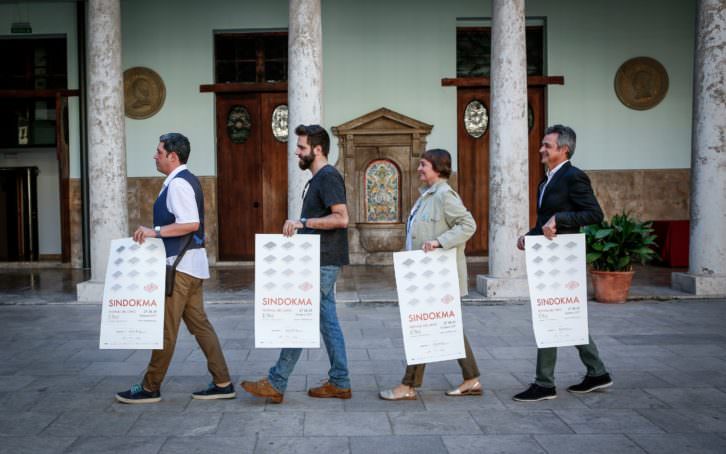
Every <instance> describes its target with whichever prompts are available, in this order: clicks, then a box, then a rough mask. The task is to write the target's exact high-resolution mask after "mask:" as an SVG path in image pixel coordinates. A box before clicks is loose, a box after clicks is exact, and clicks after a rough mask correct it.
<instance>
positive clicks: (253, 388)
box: [240, 378, 283, 404]
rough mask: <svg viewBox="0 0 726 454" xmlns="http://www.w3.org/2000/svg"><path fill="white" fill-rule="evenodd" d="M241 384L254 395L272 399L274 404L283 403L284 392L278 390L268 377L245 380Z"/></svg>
mask: <svg viewBox="0 0 726 454" xmlns="http://www.w3.org/2000/svg"><path fill="white" fill-rule="evenodd" d="M240 386H242V388H244V390H245V391H247V392H248V393H250V394H252V395H253V396H257V397H263V398H267V399H270V402H271V403H273V404H279V403H282V398H283V394H282V393H280V392H279V391H278V390H276V389H275V388H274V387H273V386H272V384H270V382H269V381H267V379H266V378H263V379H262V380H258V381H243V382H242V383H240Z"/></svg>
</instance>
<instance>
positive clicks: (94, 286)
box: [76, 281, 104, 303]
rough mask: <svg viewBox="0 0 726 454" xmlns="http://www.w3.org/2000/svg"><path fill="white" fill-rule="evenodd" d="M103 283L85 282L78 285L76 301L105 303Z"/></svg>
mask: <svg viewBox="0 0 726 454" xmlns="http://www.w3.org/2000/svg"><path fill="white" fill-rule="evenodd" d="M103 286H104V283H103V281H85V282H80V283H79V284H78V285H76V299H77V301H78V302H79V303H100V302H101V301H103Z"/></svg>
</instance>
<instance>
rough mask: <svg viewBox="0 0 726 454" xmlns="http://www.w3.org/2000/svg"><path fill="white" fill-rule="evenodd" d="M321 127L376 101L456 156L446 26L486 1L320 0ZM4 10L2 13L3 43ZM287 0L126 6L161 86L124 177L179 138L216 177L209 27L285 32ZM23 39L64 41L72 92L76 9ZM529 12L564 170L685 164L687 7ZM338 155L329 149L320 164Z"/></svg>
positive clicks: (132, 127)
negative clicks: (626, 86) (664, 77)
mask: <svg viewBox="0 0 726 454" xmlns="http://www.w3.org/2000/svg"><path fill="white" fill-rule="evenodd" d="M322 4H323V59H324V63H323V68H324V123H325V125H326V126H328V127H330V126H335V125H338V124H341V123H344V122H346V121H349V120H351V119H353V118H355V117H357V116H360V115H363V114H365V113H368V112H370V111H372V110H374V109H377V108H379V107H382V106H385V107H388V108H391V109H393V110H396V111H399V112H401V113H402V114H405V115H408V116H411V117H413V118H416V119H418V120H421V121H424V122H427V123H431V124H433V125H434V129H433V131H432V133H431V135H430V136H429V139H428V145H429V146H431V147H433V146H437V147H443V148H447V149H449V150H450V151H452V152H454V153H452V154H455V150H456V88H453V87H442V86H441V78H443V77H455V75H456V61H455V58H456V55H455V52H456V36H455V30H456V19H457V18H467V17H468V18H471V17H479V18H481V17H489V16H491V10H490V6H489V5H490V2H489V1H487V0H451V1H449V2H445V3H442V2H440V1H437V0H397V1H395V2H391V1H388V0H366V1H360V0H322ZM16 9H17V7H16V5H13V4H10V5H6V4H3V5H0V34H8V33H9V29H10V23H11V22H12V21H13V20H16V19H15V16H16V15H17V13H16ZM287 10H288V1H287V0H265V1H261V0H234V1H233V0H207V1H204V2H199V1H195V0H178V1H175V0H124V1H122V34H123V68H124V69H128V68H130V67H132V66H148V67H150V68H152V69H154V70H155V71H157V72H158V73H159V74H160V75H161V77H162V79H163V80H164V83H165V84H166V90H167V92H166V101H165V104H164V106H163V108H162V110H161V111H160V112H159V113H157V114H156V115H155V116H153V117H151V118H148V119H145V120H132V119H126V147H127V156H128V159H127V166H128V175H129V176H154V175H158V174H157V173H156V171H155V167H154V165H153V163H152V161H151V156H152V153H153V151H154V149H155V146H156V143H157V140H158V136H159V135H160V134H162V133H164V132H168V131H180V132H183V133H184V134H186V135H187V136H189V138H190V140H191V143H192V155H191V159H190V167H191V168H192V170H193V171H194V172H196V173H197V174H199V175H214V174H215V173H216V162H215V158H216V156H215V155H216V153H215V127H214V95H213V94H211V93H199V85H200V84H208V83H213V82H214V80H213V31H214V30H265V29H285V28H286V27H287V21H288V15H287ZM21 13H22V14H25V15H26V16H27V20H29V21H30V22H31V23H32V26H33V31H34V33H63V34H66V35H67V37H68V57H69V61H68V70H69V87H71V88H75V87H77V63H76V60H77V58H76V51H75V49H76V44H75V5H74V4H73V3H58V2H52V3H35V2H33V3H29V4H23V5H22V7H21ZM527 15H528V16H540V17H546V21H547V45H548V73H549V74H550V75H563V76H564V77H565V85H564V86H551V87H550V88H549V91H548V118H549V122H550V123H555V122H561V123H566V124H570V125H571V126H573V127H574V128H575V130H576V131H577V132H578V137H579V144H578V150H577V154H576V157H575V162H576V163H577V164H578V165H579V166H581V167H583V168H586V169H629V168H633V169H640V168H649V169H653V168H685V167H689V165H690V130H691V108H692V107H691V90H692V80H691V77H692V76H691V75H692V65H693V42H694V22H695V4H694V2H692V1H684V0H611V1H608V2H583V1H581V0H529V1H528V2H527ZM640 55H644V56H651V57H654V58H656V59H657V60H659V61H660V62H661V63H662V64H663V65H664V66H665V68H666V70H667V71H668V76H669V79H670V87H669V90H668V94H667V96H666V98H665V99H664V100H663V102H661V104H659V105H658V106H656V107H655V108H654V109H651V110H648V111H634V110H630V109H628V108H626V107H625V106H623V105H622V104H621V103H620V101H619V100H618V99H617V97H616V96H615V93H614V90H613V79H614V76H615V72H616V71H617V69H618V67H619V66H620V64H622V63H623V62H624V61H625V60H627V59H628V58H631V57H635V56H640ZM69 107H70V121H71V125H70V126H71V128H70V129H71V135H70V142H71V143H70V152H71V177H74V178H77V177H78V176H79V168H80V166H79V156H78V123H77V121H78V118H77V117H78V114H77V100H75V99H71V103H70V106H69ZM331 157H332V158H333V159H336V158H337V143H335V140H334V145H333V151H332V156H331Z"/></svg>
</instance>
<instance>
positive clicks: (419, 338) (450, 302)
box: [393, 249, 466, 365]
mask: <svg viewBox="0 0 726 454" xmlns="http://www.w3.org/2000/svg"><path fill="white" fill-rule="evenodd" d="M393 264H394V268H395V272H396V290H397V292H398V307H399V310H400V312H401V328H402V329H403V345H404V348H405V350H406V362H407V363H408V364H409V365H412V364H421V363H432V362H436V361H446V360H449V359H458V358H464V357H465V356H466V352H465V350H464V331H463V326H462V318H461V301H460V295H459V276H458V273H457V271H456V249H449V250H446V251H444V250H443V249H436V250H435V251H433V252H429V253H425V252H424V251H420V250H419V251H406V252H396V253H394V254H393Z"/></svg>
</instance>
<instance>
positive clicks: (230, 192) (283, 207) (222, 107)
mask: <svg viewBox="0 0 726 454" xmlns="http://www.w3.org/2000/svg"><path fill="white" fill-rule="evenodd" d="M286 103H287V95H286V93H245V94H229V95H222V94H218V95H217V209H218V222H219V224H218V225H219V259H220V260H222V261H224V260H227V261H230V260H254V253H255V234H256V233H277V232H280V231H281V229H282V224H283V223H284V221H285V216H286V214H287V144H286V142H284V141H282V140H279V139H276V138H275V135H274V133H273V126H272V114H273V111H274V110H275V108H276V107H278V106H279V105H285V104H286ZM283 140H284V139H283Z"/></svg>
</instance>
